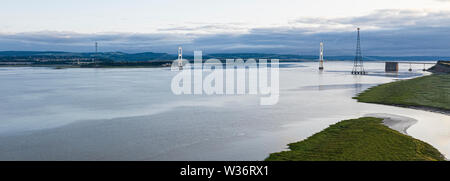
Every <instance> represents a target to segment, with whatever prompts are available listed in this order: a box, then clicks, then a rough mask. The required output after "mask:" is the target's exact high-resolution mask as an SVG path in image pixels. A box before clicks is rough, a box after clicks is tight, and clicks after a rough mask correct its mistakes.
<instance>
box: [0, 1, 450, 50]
mask: <svg viewBox="0 0 450 181" xmlns="http://www.w3.org/2000/svg"><path fill="white" fill-rule="evenodd" d="M0 1H1V6H0V22H1V23H0V51H5V50H39V51H43V50H52V51H53V50H55V51H77V52H80V51H93V45H94V43H93V42H94V41H98V42H99V44H100V50H101V51H124V52H145V51H153V52H166V53H172V54H175V53H176V51H177V46H179V45H181V46H183V48H184V49H185V52H190V51H193V50H203V51H204V52H205V53H235V52H259V53H283V54H302V55H314V54H317V53H318V47H319V42H320V41H324V43H325V50H326V52H325V53H326V54H327V55H352V54H353V53H354V49H355V39H356V33H355V29H356V27H361V29H362V32H361V38H362V48H363V54H365V55H383V56H414V55H435V56H450V0H376V1H375V0H371V1H369V0H339V1H336V0H227V1H224V0H220V1H219V0H189V1H187V0H158V1H155V0H39V1H30V0H0Z"/></svg>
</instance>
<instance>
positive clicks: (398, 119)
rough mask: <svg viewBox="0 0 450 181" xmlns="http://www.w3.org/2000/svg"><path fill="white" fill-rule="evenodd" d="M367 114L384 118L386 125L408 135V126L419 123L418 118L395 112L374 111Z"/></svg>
mask: <svg viewBox="0 0 450 181" xmlns="http://www.w3.org/2000/svg"><path fill="white" fill-rule="evenodd" d="M365 116H367V117H376V118H381V119H384V120H383V124H384V125H386V126H388V127H389V128H391V129H394V130H397V131H398V132H400V133H403V134H406V135H407V134H408V132H407V130H408V128H409V127H411V126H412V125H414V124H416V123H417V120H415V119H413V118H409V117H405V116H399V115H394V114H386V113H374V114H366V115H365Z"/></svg>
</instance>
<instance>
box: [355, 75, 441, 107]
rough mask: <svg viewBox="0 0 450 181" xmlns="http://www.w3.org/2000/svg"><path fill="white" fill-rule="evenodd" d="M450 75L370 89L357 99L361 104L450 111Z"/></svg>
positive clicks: (420, 78)
mask: <svg viewBox="0 0 450 181" xmlns="http://www.w3.org/2000/svg"><path fill="white" fill-rule="evenodd" d="M449 95H450V74H433V75H429V76H424V77H419V78H415V79H409V80H401V81H396V82H391V83H387V84H383V85H379V86H376V87H373V88H370V89H368V90H366V91H364V92H363V93H361V94H359V95H358V96H357V97H355V99H357V100H358V101H359V102H367V103H377V104H388V105H398V106H416V107H428V108H433V109H438V110H443V111H446V112H448V111H450V96H449Z"/></svg>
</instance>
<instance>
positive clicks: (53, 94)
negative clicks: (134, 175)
mask: <svg viewBox="0 0 450 181" xmlns="http://www.w3.org/2000/svg"><path fill="white" fill-rule="evenodd" d="M352 66H353V63H352V62H351V61H336V62H333V61H329V62H326V63H325V70H324V71H323V72H320V71H319V70H318V63H317V62H300V63H282V64H281V65H280V67H281V68H280V99H279V102H278V104H276V105H273V106H261V105H260V104H259V101H260V97H261V96H259V95H174V94H173V93H172V91H171V80H172V78H173V77H174V76H175V75H176V74H177V72H172V71H170V69H169V68H135V69H134V68H133V69H132V68H114V69H88V68H85V69H79V68H72V69H52V68H36V67H20V68H8V67H0V84H1V86H0V160H263V159H265V158H266V157H267V156H268V154H269V153H272V152H278V151H282V150H285V149H286V148H287V146H286V144H288V143H291V142H295V141H299V140H302V139H305V138H307V137H308V136H311V135H312V134H314V133H316V132H319V131H321V130H322V129H324V128H326V127H328V126H329V125H330V124H334V123H336V122H339V121H340V120H344V119H352V118H358V117H362V116H364V115H367V114H394V115H398V116H404V117H409V118H412V119H415V120H417V123H416V124H414V125H413V126H412V127H410V128H409V129H408V130H407V132H408V134H410V135H411V136H413V137H415V138H417V139H421V140H423V141H426V142H428V143H430V144H431V145H433V146H434V147H436V148H437V149H439V150H440V151H441V152H442V153H443V154H445V155H446V156H447V157H448V156H449V155H450V116H448V115H444V114H440V113H432V112H427V111H422V110H415V109H407V108H399V107H393V106H385V105H376V104H366V103H358V102H356V100H354V99H352V97H353V96H355V95H356V94H357V93H359V92H361V91H363V90H365V89H367V88H369V87H372V86H375V85H378V84H382V83H387V82H391V81H395V80H398V79H408V78H413V77H417V76H422V75H424V74H427V73H425V72H422V68H423V65H417V66H413V69H414V71H412V72H409V71H407V69H408V68H409V65H401V67H400V72H399V73H385V72H384V64H383V63H376V62H369V63H366V64H365V67H366V69H367V71H368V72H369V75H366V76H354V75H351V74H350V71H351V69H352Z"/></svg>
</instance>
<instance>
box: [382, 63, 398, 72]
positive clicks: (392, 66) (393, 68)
mask: <svg viewBox="0 0 450 181" xmlns="http://www.w3.org/2000/svg"><path fill="white" fill-rule="evenodd" d="M384 70H385V71H386V72H398V62H386V63H385V68H384Z"/></svg>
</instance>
